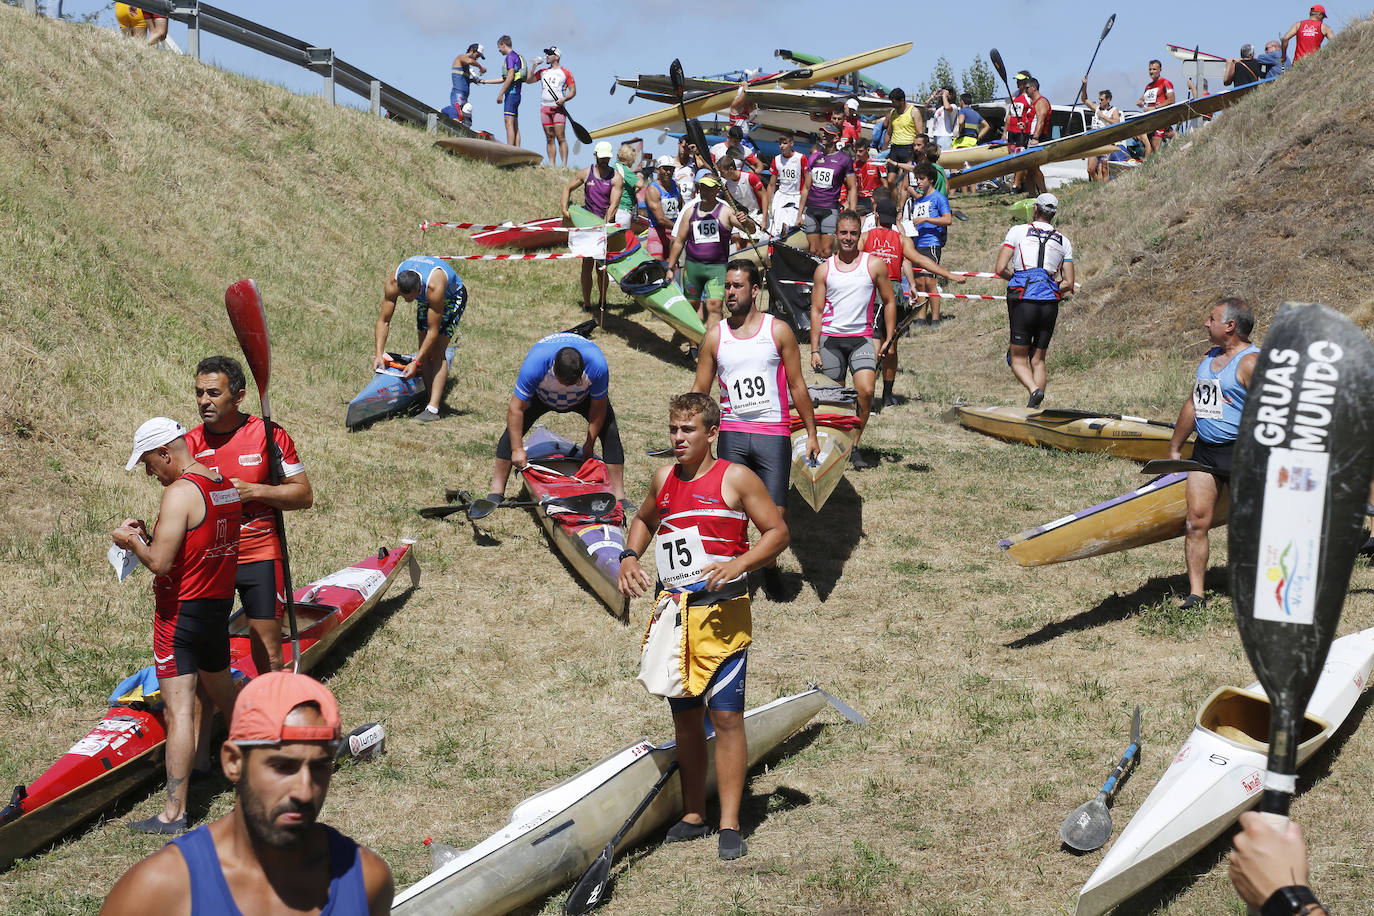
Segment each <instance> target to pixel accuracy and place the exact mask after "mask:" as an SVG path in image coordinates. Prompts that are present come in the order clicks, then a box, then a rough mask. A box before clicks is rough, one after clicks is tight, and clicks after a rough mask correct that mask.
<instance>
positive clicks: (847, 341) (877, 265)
mask: <svg viewBox="0 0 1374 916" xmlns="http://www.w3.org/2000/svg"><path fill="white" fill-rule="evenodd" d="M861 224H862V223H861V220H860V219H859V214H857V213H855V212H854V211H853V210H846V211H845V212H843V213H841V214H840V217H839V220H838V221H837V222H836V224H835V240H836V242H837V244H838V246H839V250H838V251H837V252H836V253H835V254H833V255H831V256H830V257H829V258H827V259H826V260H825V261H824V262H822V263H821V264H819V265H817V267H816V273H815V275H814V276H813V277H812V278H811V368H812V369H814V370H816V371H817V372H820V373H822V374H824V375H825V376H826V377H827V378H829V379H830V380H831V381H833V382H835V383H836V384H838V385H843V384H844V380H845V375H846V374H848V375H849V377H850V378H851V379H852V380H853V384H854V389H855V390H856V391H857V392H858V394H859V432H858V435H856V436H855V437H854V449H853V451H851V452H850V454H849V461H850V463H851V464H852V465H854V467H856V468H866V467H871V466H872V465H870V464H869V462H868V460H867V459H866V458H864V457H863V456H862V455H860V454H859V439H860V438H861V437H862V436H863V431H864V427H866V426H867V425H868V415H869V412H870V411H871V410H872V408H873V389H874V387H875V386H876V384H877V379H878V360H879V359H881V358H882V357H883V356H885V355H886V353H887V350H888V347H889V346H891V345H892V344H893V343H894V342H895V340H896V337H897V300H896V297H895V296H894V295H893V292H892V281H891V280H889V279H888V277H887V264H886V263H885V262H884V261H883V259H882V258H878V257H873V256H871V255H869V254H868V253H867V252H864V251H860V250H859V237H860V235H861V233H860V231H859V230H860V226H861ZM879 299H881V300H882V306H883V318H882V320H883V330H884V333H883V341H884V343H883V345H882V348H881V349H880V350H877V351H875V349H874V347H873V324H874V322H873V318H874V315H873V310H874V305H875V303H876V302H877V301H878V300H879Z"/></svg>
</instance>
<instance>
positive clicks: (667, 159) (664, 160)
mask: <svg viewBox="0 0 1374 916" xmlns="http://www.w3.org/2000/svg"><path fill="white" fill-rule="evenodd" d="M664 166H668V167H670V168H677V160H676V159H674V158H673V157H672V156H659V157H658V167H659V168H663V167H664Z"/></svg>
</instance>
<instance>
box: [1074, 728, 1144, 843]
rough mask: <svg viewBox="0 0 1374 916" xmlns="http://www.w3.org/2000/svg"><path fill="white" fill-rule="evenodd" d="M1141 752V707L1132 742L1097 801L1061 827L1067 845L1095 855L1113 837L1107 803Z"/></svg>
mask: <svg viewBox="0 0 1374 916" xmlns="http://www.w3.org/2000/svg"><path fill="white" fill-rule="evenodd" d="M1139 752H1140V707H1139V706H1137V707H1136V708H1135V715H1134V716H1132V717H1131V743H1130V745H1129V746H1128V747H1127V748H1126V753H1124V754H1122V755H1121V760H1120V761H1119V762H1118V763H1117V765H1116V768H1115V769H1113V770H1112V775H1110V776H1108V777H1107V781H1106V782H1104V783H1103V784H1102V788H1101V789H1100V790H1098V793H1097V796H1096V797H1095V798H1092V799H1089V800H1088V801H1085V802H1084V803H1083V804H1081V805H1079V806H1078V807H1077V808H1075V809H1074V810H1073V812H1072V813H1071V814H1070V815H1069V816H1068V817H1066V818H1064V823H1062V824H1060V825H1059V838H1060V839H1061V840H1063V841H1064V845H1065V846H1068V847H1069V848H1071V849H1076V850H1078V851H1079V852H1092V851H1093V850H1094V849H1097V848H1098V847H1099V846H1101V845H1102V844H1103V843H1105V842H1107V840H1108V839H1109V838H1110V837H1111V835H1112V813H1111V812H1110V811H1108V810H1107V801H1108V799H1110V798H1111V797H1112V795H1113V794H1115V792H1116V789H1117V787H1118V786H1119V785H1121V780H1122V778H1123V777H1124V776H1125V774H1126V771H1127V770H1129V769H1131V768H1132V767H1134V766H1135V764H1136V761H1137V760H1138V759H1139V757H1138V754H1139Z"/></svg>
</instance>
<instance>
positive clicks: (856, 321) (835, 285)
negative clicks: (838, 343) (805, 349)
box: [821, 251, 887, 337]
mask: <svg viewBox="0 0 1374 916" xmlns="http://www.w3.org/2000/svg"><path fill="white" fill-rule="evenodd" d="M826 264H827V267H826V272H825V311H823V312H822V313H821V333H822V334H824V335H826V336H827V337H872V336H873V302H874V300H875V299H876V298H877V296H878V288H877V287H876V286H874V284H873V276H872V275H871V274H870V273H869V272H868V252H866V251H861V252H859V257H858V260H856V261H855V262H854V265H853V266H852V267H850V268H849V269H844V268H841V267H840V260H839V255H834V254H832V255H831V256H830V260H828V261H826ZM883 269H884V270H886V269H887V268H886V267H884V268H883Z"/></svg>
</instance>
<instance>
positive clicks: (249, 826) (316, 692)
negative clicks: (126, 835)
mask: <svg viewBox="0 0 1374 916" xmlns="http://www.w3.org/2000/svg"><path fill="white" fill-rule="evenodd" d="M341 734H342V729H341V727H340V721H339V704H338V702H337V701H336V700H335V699H334V695H333V694H332V693H330V692H329V688H327V687H325V686H324V685H323V684H321V683H319V682H318V681H316V680H315V679H314V678H311V677H309V676H308V675H304V674H295V673H292V672H289V671H274V672H272V673H270V674H263V675H260V676H258V677H256V678H254V679H253V680H252V681H250V682H249V684H248V686H247V687H245V688H244V689H243V692H242V693H241V694H239V697H238V702H237V703H236V704H235V708H234V717H233V721H232V722H231V724H230V726H229V737H228V738H227V739H226V740H225V742H224V745H223V746H222V747H221V748H220V763H221V765H222V766H223V768H224V775H225V778H226V779H228V780H229V781H230V782H231V783H233V784H234V793H235V795H236V796H237V798H236V801H235V803H234V807H233V809H232V810H231V811H230V812H229V813H228V814H226V815H225V816H224V817H222V818H220V819H219V820H217V821H215V822H214V823H211V824H206V825H202V826H200V827H197V828H196V829H195V830H193V831H191V832H190V833H188V834H186V835H185V836H182V837H178V838H177V839H175V840H173V841H172V842H171V843H170V844H168V845H167V846H164V847H163V848H162V849H161V850H159V851H158V852H155V853H153V854H152V855H151V856H149V857H148V858H146V859H144V860H143V861H142V862H139V863H138V864H137V865H135V866H134V867H133V868H131V869H129V871H127V872H125V874H124V877H122V878H120V879H119V882H118V883H117V884H115V886H114V889H113V890H112V891H110V895H109V897H107V898H105V906H104V907H103V908H102V909H101V911H100V912H101V913H102V914H105V916H122V914H129V916H134V914H137V916H145V914H158V913H169V914H170V913H188V912H192V913H195V912H200V913H276V912H287V911H291V912H300V911H305V912H316V913H318V912H330V913H334V914H342V913H364V912H366V913H371V914H373V916H381V914H383V913H387V912H389V911H390V909H391V898H392V897H393V896H394V894H395V892H396V885H395V882H394V881H393V880H392V877H391V869H390V868H389V867H387V864H386V862H384V861H383V860H382V858H381V857H380V856H378V855H377V854H376V853H375V852H373V851H372V850H370V849H368V848H366V847H364V846H359V845H358V844H357V843H355V842H353V840H351V839H349V838H348V837H346V836H344V835H343V834H342V833H339V832H338V831H337V830H335V829H334V828H332V827H329V826H327V825H326V824H322V823H319V822H318V821H317V818H318V817H319V813H320V809H321V808H322V807H323V806H324V799H325V795H326V794H327V793H328V792H329V780H330V777H332V776H333V775H334V755H335V752H336V750H337V749H338V747H339V742H340V737H341Z"/></svg>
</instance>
